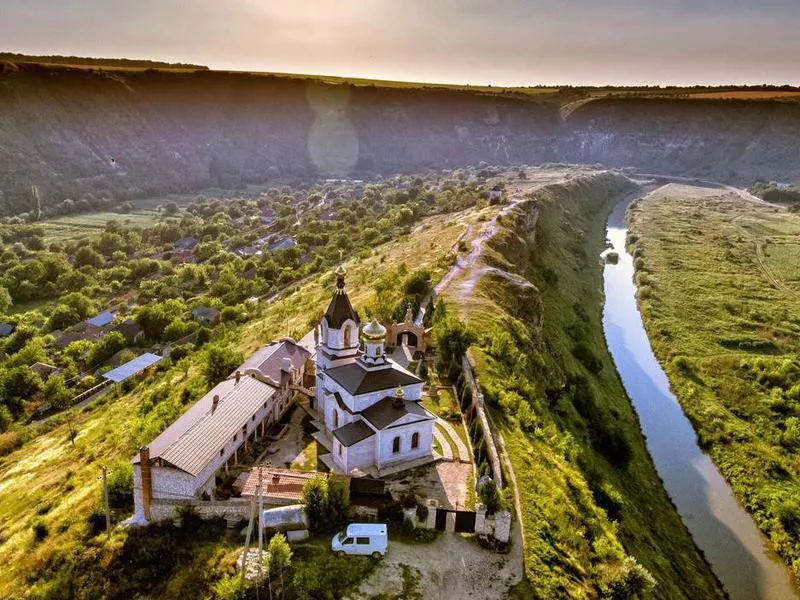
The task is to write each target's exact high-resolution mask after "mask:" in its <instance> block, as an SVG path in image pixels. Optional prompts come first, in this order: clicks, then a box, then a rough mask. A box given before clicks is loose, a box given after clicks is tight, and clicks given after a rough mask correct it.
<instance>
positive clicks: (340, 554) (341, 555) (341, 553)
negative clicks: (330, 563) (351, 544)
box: [336, 550, 344, 558]
mask: <svg viewBox="0 0 800 600" xmlns="http://www.w3.org/2000/svg"><path fill="white" fill-rule="evenodd" d="M336 556H338V557H339V558H342V557H343V556H344V550H339V551H338V552H337V553H336Z"/></svg>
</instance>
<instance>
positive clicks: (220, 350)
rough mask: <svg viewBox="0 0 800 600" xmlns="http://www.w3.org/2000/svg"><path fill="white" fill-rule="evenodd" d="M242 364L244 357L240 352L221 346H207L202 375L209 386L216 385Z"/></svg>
mask: <svg viewBox="0 0 800 600" xmlns="http://www.w3.org/2000/svg"><path fill="white" fill-rule="evenodd" d="M242 362H244V357H243V356H242V353H241V352H238V351H236V350H233V349H232V348H228V347H226V346H221V345H216V346H209V347H208V349H207V350H206V361H205V365H203V375H205V377H206V380H207V381H208V383H209V385H216V384H217V383H219V382H220V381H222V380H223V379H225V378H226V377H227V376H228V375H230V374H231V372H232V371H233V370H234V369H235V368H236V367H238V366H239V365H240V364H242Z"/></svg>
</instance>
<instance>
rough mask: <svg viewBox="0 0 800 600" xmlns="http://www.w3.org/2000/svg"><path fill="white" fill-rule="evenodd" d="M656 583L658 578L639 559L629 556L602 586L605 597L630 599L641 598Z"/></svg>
mask: <svg viewBox="0 0 800 600" xmlns="http://www.w3.org/2000/svg"><path fill="white" fill-rule="evenodd" d="M655 585H656V580H655V579H654V578H653V576H652V575H651V574H650V572H649V571H648V570H647V569H645V568H644V567H643V566H642V565H640V564H639V563H638V561H637V560H636V559H635V558H634V557H632V556H627V557H626V558H625V560H624V561H623V563H622V566H620V567H619V568H618V569H617V570H616V572H615V573H613V575H612V576H611V577H610V579H609V580H608V581H607V582H606V583H605V585H603V586H602V596H603V598H611V599H612V600H628V599H632V598H639V597H641V596H642V595H643V594H645V593H647V592H650V591H651V590H652V589H653V588H654V587H655Z"/></svg>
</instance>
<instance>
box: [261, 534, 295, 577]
mask: <svg viewBox="0 0 800 600" xmlns="http://www.w3.org/2000/svg"><path fill="white" fill-rule="evenodd" d="M291 564H292V549H291V548H290V547H289V542H287V541H286V536H285V535H283V534H282V533H276V534H275V535H273V536H272V539H271V540H270V541H269V545H268V546H267V568H268V569H269V574H270V576H274V575H281V576H282V575H283V572H284V571H285V570H286V569H287V568H289V566H290V565H291Z"/></svg>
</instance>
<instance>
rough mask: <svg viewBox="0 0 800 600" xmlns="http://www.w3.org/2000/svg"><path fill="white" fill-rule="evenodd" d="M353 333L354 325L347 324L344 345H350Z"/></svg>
mask: <svg viewBox="0 0 800 600" xmlns="http://www.w3.org/2000/svg"><path fill="white" fill-rule="evenodd" d="M351 333H353V327H352V326H351V325H346V326H345V328H344V345H345V347H347V346H349V345H350V334H351Z"/></svg>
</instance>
